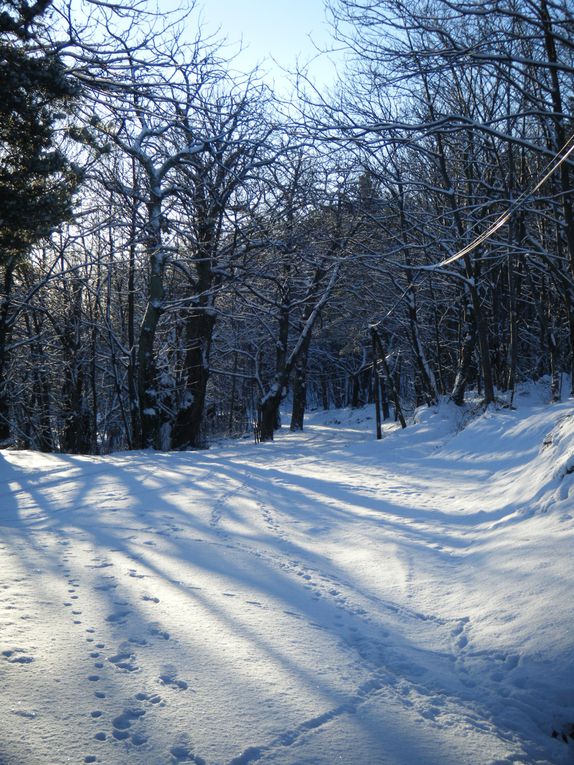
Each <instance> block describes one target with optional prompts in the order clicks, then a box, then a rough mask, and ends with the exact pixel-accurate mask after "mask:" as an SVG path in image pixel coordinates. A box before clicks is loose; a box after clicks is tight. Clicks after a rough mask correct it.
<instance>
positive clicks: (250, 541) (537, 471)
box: [0, 389, 574, 765]
mask: <svg viewBox="0 0 574 765" xmlns="http://www.w3.org/2000/svg"><path fill="white" fill-rule="evenodd" d="M542 399H543V394H542V393H540V391H537V390H536V389H534V390H531V391H530V393H529V394H528V395H524V396H522V397H518V399H517V406H518V408H517V409H516V410H510V409H500V410H493V409H491V410H489V411H488V412H487V413H486V414H484V415H482V416H480V417H478V418H476V419H474V420H471V421H470V423H467V425H466V427H465V428H463V429H461V426H462V422H461V412H460V410H457V409H456V408H455V407H454V406H452V405H450V404H448V403H446V402H445V403H443V404H441V406H440V407H438V408H436V409H433V410H426V411H424V410H423V411H422V412H420V413H419V416H418V424H416V425H413V426H409V428H407V430H405V431H399V430H397V429H396V428H395V426H394V425H392V426H387V427H386V430H385V436H386V437H385V438H384V439H383V440H382V441H381V442H376V441H374V439H373V430H374V427H373V416H372V411H371V410H368V409H365V410H361V411H359V412H350V411H344V412H331V413H316V414H315V415H313V416H311V417H310V418H309V419H308V427H307V430H306V431H305V433H303V434H291V433H288V432H287V431H285V432H282V433H281V434H280V435H279V437H278V439H277V441H275V443H272V444H258V445H255V444H253V443H252V442H251V441H247V440H244V441H239V442H232V443H225V444H222V445H218V446H216V447H213V448H212V449H210V450H209V451H204V452H190V453H177V454H162V453H143V452H139V453H131V454H119V455H114V456H112V457H102V458H96V457H71V456H66V455H44V454H34V453H30V452H14V451H4V452H1V453H0V481H1V484H0V535H1V538H0V588H1V589H0V688H1V692H2V697H1V702H2V703H1V705H0V763H2V765H56V763H58V764H59V763H88V762H96V763H107V764H108V765H172V763H183V762H195V763H196V764H199V763H206V765H216V763H217V764H220V765H231V764H232V763H234V764H235V765H247V763H255V762H258V763H261V764H262V765H263V764H264V765H312V764H313V765H332V764H333V763H345V765H488V764H491V763H497V765H502V764H504V765H511V764H512V765H519V764H520V763H523V764H525V765H526V764H528V765H530V764H531V763H532V764H534V763H537V764H538V765H542V763H567V762H572V758H573V749H572V742H571V741H570V740H567V741H566V742H565V741H563V740H562V734H563V733H564V734H567V733H568V732H570V726H571V724H572V723H574V632H573V626H574V616H573V610H574V609H573V601H574V598H573V593H574V564H573V557H572V556H573V543H574V520H573V516H574V402H573V401H572V400H570V401H565V402H563V403H561V404H557V405H554V406H546V405H545V404H544V403H543V400H542ZM553 731H554V732H555V737H554V738H553V737H552V733H553Z"/></svg>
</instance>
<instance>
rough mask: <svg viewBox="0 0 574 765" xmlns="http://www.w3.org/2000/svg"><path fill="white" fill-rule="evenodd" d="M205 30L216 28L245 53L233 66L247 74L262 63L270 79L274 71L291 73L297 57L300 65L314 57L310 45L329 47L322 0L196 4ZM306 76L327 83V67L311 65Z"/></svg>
mask: <svg viewBox="0 0 574 765" xmlns="http://www.w3.org/2000/svg"><path fill="white" fill-rule="evenodd" d="M197 9H198V10H199V11H200V13H201V16H202V18H203V21H204V23H205V27H206V28H207V29H209V30H215V29H217V28H218V27H220V28H221V34H222V35H223V36H225V37H226V38H227V39H228V41H229V42H230V43H238V42H239V41H241V40H242V41H243V46H244V48H245V50H244V51H243V52H242V53H241V55H240V57H239V58H238V60H237V61H236V62H235V65H236V66H237V67H238V68H242V69H246V70H250V69H252V68H253V67H254V66H255V65H256V64H257V63H260V62H261V61H263V60H264V59H267V62H266V64H265V69H266V70H268V71H269V72H270V75H271V76H272V77H274V78H275V80H277V79H280V78H281V74H280V71H279V70H278V69H277V68H276V67H275V66H274V64H273V62H272V61H271V60H270V59H271V57H273V58H274V59H275V60H276V61H277V63H278V64H279V65H280V66H283V67H287V68H292V67H293V66H294V63H295V61H296V59H297V57H299V60H300V62H301V63H306V62H308V61H309V60H310V59H313V58H314V57H315V56H316V50H315V48H314V46H313V42H312V40H314V41H315V43H316V44H317V45H318V46H319V47H325V46H328V45H329V41H330V30H329V26H328V24H327V21H326V17H325V12H324V7H323V0H199V1H198V4H197ZM310 71H311V74H312V76H313V77H314V78H315V79H316V80H317V81H318V82H320V83H328V82H332V80H333V77H334V67H333V64H332V63H331V62H330V61H329V60H328V59H327V58H326V57H320V58H319V59H316V60H314V62H313V64H312V66H311V70H310Z"/></svg>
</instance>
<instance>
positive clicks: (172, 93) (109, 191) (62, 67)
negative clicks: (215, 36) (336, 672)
mask: <svg viewBox="0 0 574 765" xmlns="http://www.w3.org/2000/svg"><path fill="white" fill-rule="evenodd" d="M82 6H83V12H82V14H81V16H80V15H79V14H78V15H77V16H74V6H73V4H70V5H66V4H64V3H59V2H58V0H54V2H49V1H48V0H44V2H41V3H40V2H38V3H35V4H31V3H26V2H19V1H18V0H13V2H7V3H0V8H1V11H0V117H2V121H1V126H0V203H1V208H0V274H1V285H0V289H1V292H0V298H1V305H0V439H1V440H2V443H3V444H4V445H16V446H18V447H22V448H33V449H41V450H46V451H52V450H62V451H66V452H77V453H99V452H106V451H109V450H112V449H123V448H130V449H132V448H146V447H154V448H160V449H181V448H188V447H198V446H202V445H204V444H205V443H206V441H208V440H209V438H211V437H214V436H218V435H229V434H232V435H238V434H241V433H244V432H248V431H249V430H251V429H254V430H255V432H256V434H257V437H259V438H261V440H271V439H272V438H273V432H274V430H275V429H276V427H277V426H278V424H279V409H280V406H281V404H282V402H283V401H284V400H285V399H286V398H287V397H288V398H289V400H290V402H291V403H292V418H291V427H292V428H293V429H295V430H297V429H301V428H302V427H303V418H304V411H305V407H306V405H308V404H309V403H311V404H312V405H314V406H324V407H329V406H343V405H360V404H362V403H365V402H366V401H367V400H372V397H373V395H374V391H375V385H376V386H380V390H381V395H382V398H383V404H386V402H387V401H388V400H389V399H393V398H395V399H396V400H395V407H394V408H395V409H400V401H399V400H402V401H403V402H404V403H405V404H406V405H410V406H412V405H415V404H420V403H428V404H432V403H433V402H435V401H436V400H437V399H438V397H439V396H443V395H449V396H451V397H452V398H453V400H454V401H455V402H457V403H459V404H462V403H463V402H464V398H465V393H466V391H467V389H468V388H469V387H471V386H472V387H473V388H478V389H479V391H480V392H481V395H482V397H483V399H484V402H485V404H488V403H491V402H494V401H495V400H496V399H497V396H500V395H501V393H502V392H505V393H506V395H505V400H507V401H508V400H510V399H511V397H512V393H513V391H514V388H515V386H516V384H517V383H518V382H519V381H521V380H524V379H536V378H539V377H541V376H544V375H550V379H551V380H552V384H551V396H552V397H553V398H557V397H558V396H559V394H560V391H559V387H560V381H561V379H562V375H561V373H562V372H567V373H570V374H571V373H572V367H573V363H574V361H573V360H574V212H573V209H572V189H571V175H572V172H573V167H572V162H571V160H570V155H569V154H568V151H569V149H570V148H571V147H572V146H573V145H574V144H573V143H572V131H573V127H572V125H571V122H572V114H571V110H572V104H573V103H574V100H573V97H574V92H573V87H572V86H573V77H572V75H573V73H574V68H573V67H574V60H573V49H574V15H573V13H572V10H573V9H572V4H571V3H570V2H564V1H563V0H560V2H548V1H547V0H532V1H530V0H481V2H478V1H476V2H473V1H472V0H469V1H468V2H464V3H461V2H458V1H457V2H449V1H448V0H436V1H435V0H430V1H427V2H422V1H419V0H413V1H412V2H409V3H403V2H399V1H398V0H361V2H352V1H351V0H336V1H335V0H333V2H331V3H330V7H329V13H330V15H331V19H332V22H333V29H334V32H335V34H336V35H337V36H338V37H339V40H340V42H341V43H342V44H344V45H345V46H346V47H347V49H348V51H349V54H348V59H347V69H346V72H345V75H344V76H343V77H342V79H341V81H340V82H339V83H338V84H337V85H336V87H334V88H333V89H332V91H331V92H330V93H329V94H325V93H321V92H319V91H318V89H317V88H314V87H313V86H312V84H311V83H305V78H304V77H303V76H300V77H299V78H298V82H299V89H298V92H297V93H296V94H295V95H294V101H293V104H292V105H290V108H289V109H288V110H286V111H285V110H283V109H282V106H281V104H280V103H278V102H276V101H275V99H274V97H273V94H272V93H271V92H270V91H269V89H268V88H267V87H266V85H265V84H264V83H263V82H262V81H261V80H260V79H259V78H258V76H257V73H253V74H251V75H245V76H239V75H237V73H234V72H233V67H232V64H231V62H229V61H226V59H225V56H224V55H223V51H224V48H222V47H221V46H218V45H217V44H215V43H214V42H213V41H212V40H210V39H205V38H203V37H202V36H201V34H200V33H199V32H198V33H197V35H196V36H195V37H193V36H192V34H191V33H190V29H192V28H193V19H194V16H193V13H192V12H190V13H188V14H180V15H178V14H164V15H157V14H152V13H151V12H150V10H149V8H148V7H147V6H146V5H145V4H143V3H140V2H136V1H135V0H134V1H133V2H131V3H130V4H123V5H122V6H112V5H110V4H102V3H99V2H95V0H94V2H85V3H83V4H82ZM301 83H304V84H303V85H301ZM560 158H563V161H560ZM546 175H547V176H548V177H547V178H546V179H545V180H544V182H543V183H542V181H543V179H544V178H545V176H546ZM508 212H510V214H509V215H507V214H506V213H508ZM570 379H574V375H571V377H570ZM386 409H387V410H388V407H386ZM390 411H391V414H392V407H391V409H390Z"/></svg>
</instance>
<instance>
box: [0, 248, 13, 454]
mask: <svg viewBox="0 0 574 765" xmlns="http://www.w3.org/2000/svg"><path fill="white" fill-rule="evenodd" d="M15 265H16V264H15V260H14V259H13V258H10V259H9V260H8V262H7V263H6V266H5V269H4V285H3V286H4V290H3V292H4V294H3V296H2V302H1V303H0V443H1V442H3V441H8V440H9V438H10V430H11V429H10V390H9V383H8V374H7V373H8V363H9V357H8V344H9V342H10V336H11V333H12V323H11V321H10V307H11V295H12V287H13V276H14V268H15Z"/></svg>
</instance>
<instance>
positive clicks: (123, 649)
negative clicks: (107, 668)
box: [108, 643, 139, 672]
mask: <svg viewBox="0 0 574 765" xmlns="http://www.w3.org/2000/svg"><path fill="white" fill-rule="evenodd" d="M134 659H135V654H134V653H133V651H131V650H130V647H129V645H128V644H126V643H122V645H121V646H120V649H119V651H118V653H116V654H114V656H109V657H108V661H109V662H110V663H111V664H113V665H114V666H115V668H116V669H118V670H120V671H122V672H136V671H137V670H138V669H139V667H138V665H137V664H135V662H134Z"/></svg>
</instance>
